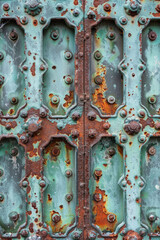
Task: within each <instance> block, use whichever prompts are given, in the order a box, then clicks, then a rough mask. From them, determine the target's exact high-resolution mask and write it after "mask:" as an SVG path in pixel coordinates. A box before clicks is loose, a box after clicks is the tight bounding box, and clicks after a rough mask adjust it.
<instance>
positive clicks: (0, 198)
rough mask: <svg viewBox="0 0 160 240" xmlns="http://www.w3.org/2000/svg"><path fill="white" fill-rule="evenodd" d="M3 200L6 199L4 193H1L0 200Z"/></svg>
mask: <svg viewBox="0 0 160 240" xmlns="http://www.w3.org/2000/svg"><path fill="white" fill-rule="evenodd" d="M3 200H4V195H3V194H2V193H0V202H3Z"/></svg>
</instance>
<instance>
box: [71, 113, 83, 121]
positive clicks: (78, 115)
mask: <svg viewBox="0 0 160 240" xmlns="http://www.w3.org/2000/svg"><path fill="white" fill-rule="evenodd" d="M80 117H81V115H80V113H79V112H74V113H73V114H72V119H73V120H74V121H77V120H78V119H80Z"/></svg>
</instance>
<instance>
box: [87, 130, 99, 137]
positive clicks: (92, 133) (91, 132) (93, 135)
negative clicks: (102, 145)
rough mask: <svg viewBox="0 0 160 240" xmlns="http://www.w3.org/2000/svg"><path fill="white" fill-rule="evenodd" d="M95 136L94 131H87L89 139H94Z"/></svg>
mask: <svg viewBox="0 0 160 240" xmlns="http://www.w3.org/2000/svg"><path fill="white" fill-rule="evenodd" d="M96 135H97V132H96V130H95V129H89V132H88V137H89V138H95V137H96Z"/></svg>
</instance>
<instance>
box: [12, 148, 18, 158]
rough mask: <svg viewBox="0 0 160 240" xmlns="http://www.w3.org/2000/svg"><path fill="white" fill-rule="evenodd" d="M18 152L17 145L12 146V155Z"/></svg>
mask: <svg viewBox="0 0 160 240" xmlns="http://www.w3.org/2000/svg"><path fill="white" fill-rule="evenodd" d="M17 154H18V148H16V147H14V148H12V149H11V155H12V156H17Z"/></svg>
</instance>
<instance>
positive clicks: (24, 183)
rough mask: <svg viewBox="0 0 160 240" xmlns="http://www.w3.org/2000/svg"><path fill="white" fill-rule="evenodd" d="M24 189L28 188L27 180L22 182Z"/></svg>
mask: <svg viewBox="0 0 160 240" xmlns="http://www.w3.org/2000/svg"><path fill="white" fill-rule="evenodd" d="M22 187H24V188H26V187H28V182H27V181H26V180H24V181H23V182H22Z"/></svg>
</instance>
